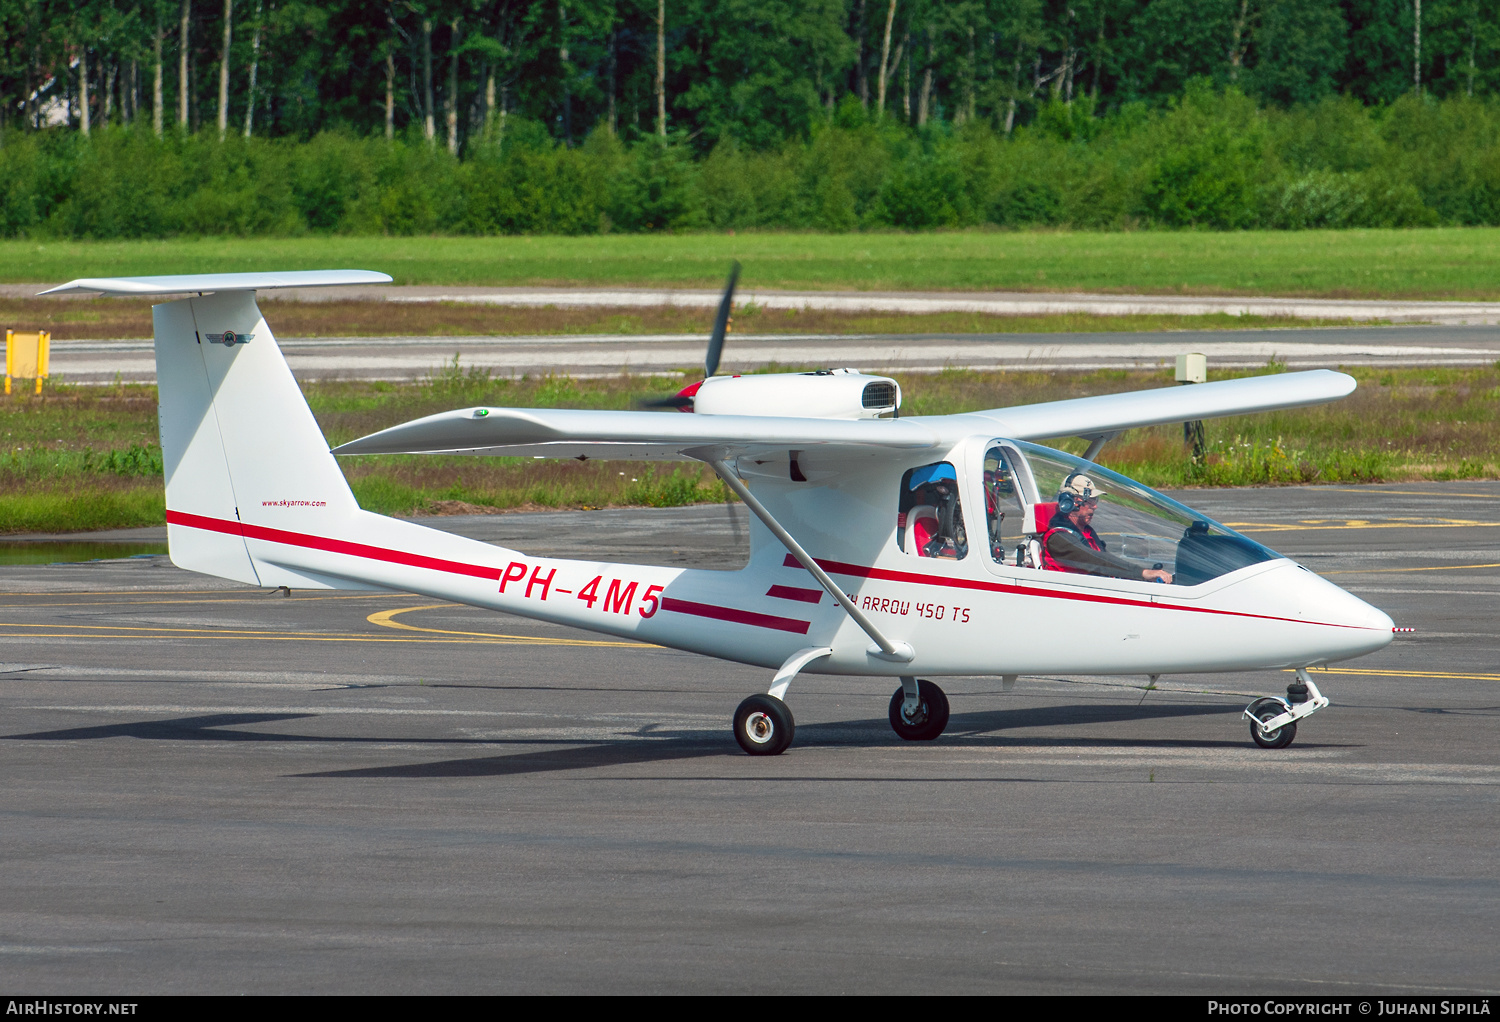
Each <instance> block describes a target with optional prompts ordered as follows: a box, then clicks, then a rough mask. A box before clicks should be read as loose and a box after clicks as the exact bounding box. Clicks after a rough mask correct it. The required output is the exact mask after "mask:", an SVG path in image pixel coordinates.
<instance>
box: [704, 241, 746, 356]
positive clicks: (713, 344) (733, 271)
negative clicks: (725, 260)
mask: <svg viewBox="0 0 1500 1022" xmlns="http://www.w3.org/2000/svg"><path fill="white" fill-rule="evenodd" d="M739 279H740V264H739V262H738V261H736V262H735V264H734V265H733V266H731V267H730V268H729V279H728V280H727V281H725V283H724V297H723V299H722V300H721V301H720V302H719V314H718V315H717V316H715V317H714V332H713V333H712V334H711V335H710V336H709V338H708V354H707V355H706V356H704V359H703V378H704V379H708V377H710V376H712V375H713V374H714V373H716V372H718V371H719V356H720V355H722V354H723V353H724V335H725V334H726V333H727V332H728V331H729V312H730V310H731V309H733V308H734V286H735V284H737V283H739Z"/></svg>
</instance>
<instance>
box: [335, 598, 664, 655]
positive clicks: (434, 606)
mask: <svg viewBox="0 0 1500 1022" xmlns="http://www.w3.org/2000/svg"><path fill="white" fill-rule="evenodd" d="M454 606H460V604H453V603H426V604H423V605H422V606H420V607H397V608H396V609H395V610H381V611H376V612H375V613H374V614H371V615H370V616H369V617H367V618H365V620H366V621H368V622H370V624H372V625H381V626H382V627H385V628H400V629H402V630H404V631H409V632H431V633H433V634H436V635H464V636H477V637H483V638H486V639H504V640H506V641H507V642H513V643H516V642H519V643H532V644H535V645H538V646H630V647H634V648H636V649H661V648H662V647H660V646H657V645H655V644H654V643H650V642H615V641H610V640H607V639H547V638H542V637H540V636H534V635H501V634H499V633H496V632H459V631H454V630H453V629H450V628H422V627H420V626H418V625H409V624H407V623H406V622H404V621H397V620H395V617H396V615H397V614H407V613H410V612H412V611H414V610H438V609H441V608H444V607H454Z"/></svg>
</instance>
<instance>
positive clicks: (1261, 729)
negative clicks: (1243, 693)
mask: <svg viewBox="0 0 1500 1022" xmlns="http://www.w3.org/2000/svg"><path fill="white" fill-rule="evenodd" d="M1286 696H1287V697H1286V698H1285V699H1279V698H1277V697H1276V696H1266V697H1265V698H1263V699H1257V700H1255V702H1253V703H1251V704H1250V705H1249V706H1247V707H1245V713H1244V716H1245V718H1246V719H1247V720H1249V721H1250V738H1251V740H1252V741H1254V742H1255V744H1256V745H1259V746H1260V747H1261V748H1262V749H1285V748H1286V747H1287V746H1288V745H1291V744H1292V739H1293V738H1296V737H1297V721H1299V720H1301V719H1302V718H1303V717H1309V716H1311V715H1312V714H1314V713H1317V712H1318V711H1319V710H1321V709H1322V708H1323V707H1325V706H1327V705H1328V697H1327V696H1325V695H1324V694H1323V693H1322V692H1319V691H1318V686H1317V685H1315V684H1313V680H1312V677H1311V676H1310V675H1309V674H1308V673H1307V669H1306V668H1305V667H1304V668H1299V669H1298V670H1297V680H1296V681H1294V682H1292V683H1291V684H1290V685H1288V686H1287V687H1286Z"/></svg>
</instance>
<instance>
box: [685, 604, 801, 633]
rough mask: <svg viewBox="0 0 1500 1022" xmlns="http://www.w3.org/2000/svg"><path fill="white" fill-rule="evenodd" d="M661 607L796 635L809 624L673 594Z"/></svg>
mask: <svg viewBox="0 0 1500 1022" xmlns="http://www.w3.org/2000/svg"><path fill="white" fill-rule="evenodd" d="M661 609H662V610H670V611H674V612H676V613H678V614H692V615H693V616H694V617H709V618H713V619H714V620H715V621H732V622H733V623H735V624H737V625H754V626H755V627H757V628H774V629H776V630H777V631H780V632H796V633H797V634H798V635H806V634H807V628H808V625H809V624H810V622H808V621H798V620H796V619H795V618H790V617H776V616H775V615H774V614H756V613H755V612H753V611H749V610H736V609H734V608H733V607H716V606H714V605H713V604H712V603H694V602H692V601H691V600H679V599H677V598H676V597H675V596H667V597H663V599H662V601H661Z"/></svg>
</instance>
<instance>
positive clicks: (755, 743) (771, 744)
mask: <svg viewBox="0 0 1500 1022" xmlns="http://www.w3.org/2000/svg"><path fill="white" fill-rule="evenodd" d="M796 733H797V722H796V721H795V720H794V719H793V718H792V709H791V707H789V706H788V705H787V704H786V703H784V702H782V701H781V700H780V699H777V698H776V697H775V696H770V695H753V696H751V697H750V698H749V699H746V700H745V701H744V702H743V703H740V706H739V709H737V710H735V711H734V740H735V741H737V742H739V743H740V748H742V749H744V750H745V752H746V753H747V754H749V755H751V756H779V755H781V754H782V753H783V752H785V751H786V749H787V746H789V745H791V744H792V737H793V736H794V735H795V734H796Z"/></svg>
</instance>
